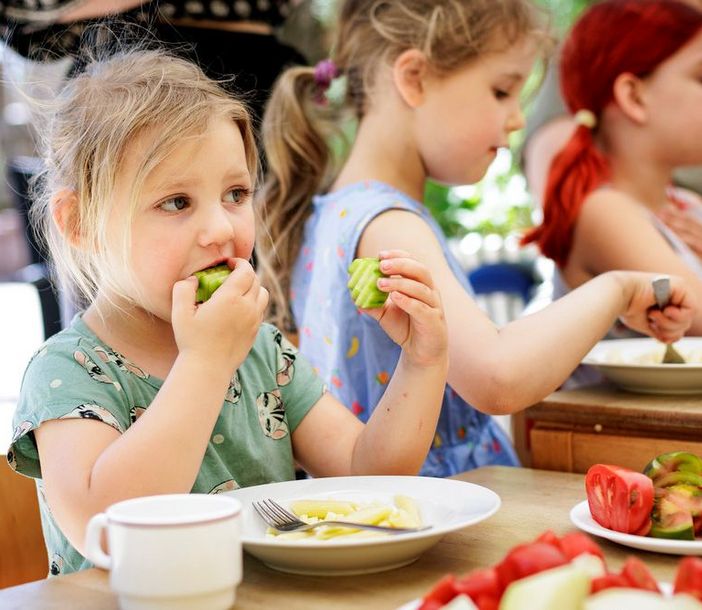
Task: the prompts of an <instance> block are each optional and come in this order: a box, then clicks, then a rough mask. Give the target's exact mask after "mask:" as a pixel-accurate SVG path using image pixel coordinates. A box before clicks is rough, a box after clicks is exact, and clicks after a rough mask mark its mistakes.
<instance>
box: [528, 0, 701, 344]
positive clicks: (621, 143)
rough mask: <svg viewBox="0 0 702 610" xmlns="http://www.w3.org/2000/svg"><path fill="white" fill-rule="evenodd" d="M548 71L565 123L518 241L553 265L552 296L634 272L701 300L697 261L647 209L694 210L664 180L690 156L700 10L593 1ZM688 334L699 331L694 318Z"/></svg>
mask: <svg viewBox="0 0 702 610" xmlns="http://www.w3.org/2000/svg"><path fill="white" fill-rule="evenodd" d="M560 72H561V79H562V90H563V96H564V99H565V101H566V104H567V105H568V108H569V109H570V111H571V112H572V113H573V115H574V117H575V120H576V123H577V129H576V130H575V132H574V133H573V135H572V137H571V138H570V140H569V141H568V142H567V144H566V145H565V146H564V148H563V149H562V150H561V152H560V153H559V154H558V155H557V156H556V158H555V159H554V162H553V164H552V165H551V169H550V172H549V176H548V182H547V186H546V194H545V198H544V220H543V224H542V225H541V226H539V227H537V228H536V229H535V230H534V231H532V232H531V233H530V234H529V235H527V237H526V239H525V241H526V242H532V241H535V242H537V243H538V244H539V246H540V247H541V250H542V251H543V252H544V254H546V255H547V256H549V257H550V258H552V259H553V260H555V261H556V263H557V265H558V269H559V277H558V282H557V290H560V292H567V291H568V290H570V289H573V288H575V287H577V286H580V285H581V284H583V283H584V282H586V281H587V280H589V279H591V278H593V277H595V276H597V275H599V274H601V273H603V272H605V271H609V270H612V269H635V270H640V271H653V272H666V273H675V274H677V275H680V276H682V277H684V278H685V279H686V280H687V281H688V283H689V286H690V289H691V290H693V291H694V292H695V293H696V294H697V295H699V296H702V261H700V259H699V258H698V257H697V255H696V254H695V253H694V252H693V251H692V250H691V249H690V248H689V247H688V246H687V245H686V244H685V243H684V242H683V241H682V240H681V239H680V238H679V237H678V236H676V234H675V233H673V232H672V231H671V230H670V229H669V228H668V227H666V225H665V224H664V223H663V222H661V220H660V219H659V218H658V217H657V215H656V213H657V212H660V211H661V210H662V209H663V208H665V207H666V205H667V204H668V203H670V202H676V203H677V204H678V205H690V206H695V205H699V202H697V203H695V201H694V198H695V196H694V195H693V194H692V193H687V192H682V191H680V190H677V189H673V188H672V187H671V179H672V173H673V170H674V169H675V168H678V167H683V166H689V165H699V164H701V163H702V12H700V11H699V10H698V9H696V8H695V7H694V6H692V5H691V3H683V2H679V1H676V0H605V1H604V2H601V3H598V4H596V5H594V6H593V7H592V8H590V9H589V10H588V11H587V12H586V13H585V14H584V15H583V16H582V17H581V18H580V20H579V21H578V22H577V23H576V25H575V26H574V28H573V30H572V32H571V33H570V35H569V37H568V39H567V40H566V42H565V45H564V48H563V52H562V58H561V65H560ZM556 296H559V295H558V294H557V295H556ZM689 332H690V333H691V334H701V333H702V313H700V312H698V313H697V314H696V317H695V319H694V322H693V325H692V327H691V329H690V331H689Z"/></svg>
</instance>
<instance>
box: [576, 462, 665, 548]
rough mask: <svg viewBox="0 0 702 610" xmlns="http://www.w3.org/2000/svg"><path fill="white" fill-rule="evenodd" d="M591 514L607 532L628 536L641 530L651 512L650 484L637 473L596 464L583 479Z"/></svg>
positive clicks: (647, 479) (643, 476) (644, 477)
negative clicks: (611, 531) (622, 533)
mask: <svg viewBox="0 0 702 610" xmlns="http://www.w3.org/2000/svg"><path fill="white" fill-rule="evenodd" d="M585 491H586V492H587V503H588V505H589V507H590V513H591V514H592V517H593V519H594V520H595V521H597V523H599V524H600V525H601V526H602V527H606V528H608V529H611V530H614V531H617V532H624V533H626V534H630V533H633V532H636V531H637V530H639V529H641V528H642V526H644V525H645V523H646V521H647V520H648V519H649V518H650V515H651V510H652V509H653V482H652V481H651V479H650V478H649V477H647V476H646V475H645V474H642V473H640V472H635V471H633V470H629V469H628V468H621V467H619V466H610V465H608V464H595V465H594V466H592V467H591V468H590V469H589V470H588V471H587V474H586V475H585Z"/></svg>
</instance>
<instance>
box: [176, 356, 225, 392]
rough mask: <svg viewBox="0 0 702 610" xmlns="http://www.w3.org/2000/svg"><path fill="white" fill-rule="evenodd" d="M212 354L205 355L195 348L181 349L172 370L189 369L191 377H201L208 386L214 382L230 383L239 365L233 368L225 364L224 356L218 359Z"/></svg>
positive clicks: (182, 370) (184, 370) (181, 371)
mask: <svg viewBox="0 0 702 610" xmlns="http://www.w3.org/2000/svg"><path fill="white" fill-rule="evenodd" d="M212 356H213V355H212V352H208V353H207V354H206V355H204V354H202V353H201V352H199V351H197V350H193V349H185V350H181V351H180V352H179V353H178V356H177V357H176V360H175V362H174V363H173V368H172V369H171V371H173V370H174V369H177V370H178V371H179V372H180V373H181V374H182V373H183V372H186V371H187V374H188V376H189V378H190V379H199V380H201V381H202V382H204V383H206V384H207V385H208V386H209V385H212V384H215V385H216V384H227V385H228V384H229V381H230V380H231V378H232V376H233V375H234V371H235V370H236V369H237V368H238V366H235V367H233V368H231V367H227V366H224V365H223V363H224V359H223V358H222V359H217V358H213V357H212ZM229 368H231V370H229Z"/></svg>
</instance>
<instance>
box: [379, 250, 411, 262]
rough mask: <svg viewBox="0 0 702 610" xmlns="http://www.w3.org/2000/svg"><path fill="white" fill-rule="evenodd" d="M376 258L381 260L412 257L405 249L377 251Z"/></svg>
mask: <svg viewBox="0 0 702 610" xmlns="http://www.w3.org/2000/svg"><path fill="white" fill-rule="evenodd" d="M378 258H379V259H380V260H381V261H382V260H384V259H386V258H412V255H411V254H410V253H409V252H407V251H406V250H383V251H382V252H380V253H378Z"/></svg>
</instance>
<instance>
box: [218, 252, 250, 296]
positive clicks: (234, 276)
mask: <svg viewBox="0 0 702 610" xmlns="http://www.w3.org/2000/svg"><path fill="white" fill-rule="evenodd" d="M232 261H234V266H233V267H231V264H230V267H231V268H232V272H231V273H230V274H229V277H227V279H226V280H224V282H223V283H222V285H221V286H220V288H219V289H218V290H217V291H216V292H215V294H214V295H212V298H214V297H215V296H216V295H217V294H218V293H220V292H221V294H220V298H222V296H223V295H224V294H227V293H229V294H231V295H237V296H240V295H244V294H246V293H248V292H249V291H250V290H252V289H257V287H258V278H257V276H256V273H255V271H254V270H253V267H252V266H251V265H250V263H249V262H248V261H246V260H244V259H243V258H236V259H229V262H230V263H231V262H232Z"/></svg>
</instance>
